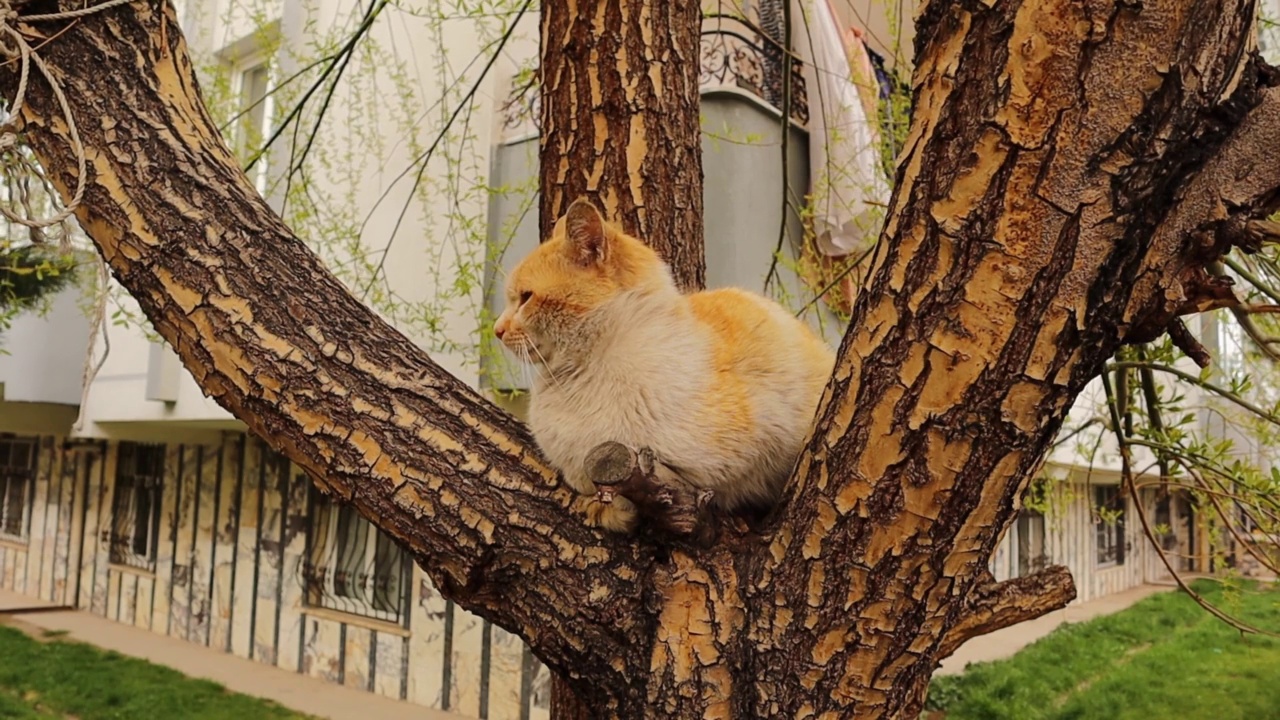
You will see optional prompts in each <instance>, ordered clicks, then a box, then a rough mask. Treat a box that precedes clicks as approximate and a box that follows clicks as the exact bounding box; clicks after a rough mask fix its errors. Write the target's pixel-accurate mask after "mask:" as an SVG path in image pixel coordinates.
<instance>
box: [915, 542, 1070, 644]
mask: <svg viewBox="0 0 1280 720" xmlns="http://www.w3.org/2000/svg"><path fill="white" fill-rule="evenodd" d="M1075 599H1076V584H1075V582H1074V581H1073V580H1072V579H1071V571H1070V570H1068V569H1067V568H1066V567H1064V566H1062V565H1051V566H1049V567H1047V568H1045V569H1044V570H1041V571H1040V572H1037V573H1032V574H1031V575H1027V576H1025V577H1020V578H1013V579H1012V580H1005V581H1004V582H986V583H983V584H981V585H978V586H977V587H975V588H974V589H973V590H972V591H970V593H969V598H968V600H967V601H966V602H965V608H964V610H962V611H961V615H960V619H959V620H958V621H957V622H956V624H955V625H953V626H952V628H951V631H950V632H948V633H947V634H946V636H945V637H944V638H943V639H942V645H941V646H940V647H939V650H938V655H937V658H938V659H939V660H941V659H943V658H946V657H950V656H951V654H952V653H954V652H955V651H956V650H958V649H959V648H960V646H961V645H963V644H964V643H965V642H967V641H969V640H972V639H973V638H975V637H978V636H979V635H986V634H987V633H991V632H995V631H996V630H1002V629H1004V628H1007V627H1011V626H1013V625H1017V624H1018V623H1022V622H1027V621H1028V620H1035V619H1036V618H1038V617H1040V616H1042V615H1045V614H1047V613H1050V612H1053V611H1054V610H1059V609H1061V608H1064V607H1066V606H1067V605H1068V604H1069V603H1070V602H1071V601H1072V600H1075Z"/></svg>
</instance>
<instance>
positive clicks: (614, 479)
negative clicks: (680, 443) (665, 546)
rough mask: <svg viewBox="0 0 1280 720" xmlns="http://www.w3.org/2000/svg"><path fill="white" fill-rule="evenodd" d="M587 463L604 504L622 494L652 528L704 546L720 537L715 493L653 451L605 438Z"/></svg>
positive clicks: (591, 453) (662, 534)
mask: <svg viewBox="0 0 1280 720" xmlns="http://www.w3.org/2000/svg"><path fill="white" fill-rule="evenodd" d="M586 465H587V472H588V473H589V475H590V477H591V479H592V481H593V482H595V484H596V488H597V489H598V492H597V499H599V500H600V502H604V503H608V502H612V501H613V499H614V498H615V497H617V496H622V497H624V498H626V499H628V500H630V501H631V502H632V503H633V504H635V506H636V512H637V514H638V515H639V517H640V519H641V520H642V523H641V527H642V528H643V529H645V530H646V531H648V532H651V533H654V534H656V535H659V536H669V537H675V538H688V539H691V540H693V541H694V542H695V543H696V544H699V545H703V546H706V545H709V544H710V543H711V542H712V541H713V540H714V539H715V523H714V522H713V521H712V518H711V512H710V503H711V497H712V492H711V491H710V490H705V489H702V488H697V487H694V486H693V485H690V484H689V483H687V482H685V481H684V480H683V479H682V478H681V477H680V476H679V475H678V474H677V473H676V472H675V471H674V470H672V469H671V468H670V467H668V466H667V465H665V464H664V463H662V462H661V461H660V460H659V459H658V458H657V456H656V455H655V454H654V453H653V451H652V450H650V449H648V448H641V449H640V450H638V451H637V450H633V449H631V448H629V447H627V446H626V445H623V444H622V443H616V442H606V443H601V444H599V445H597V446H596V447H595V449H594V450H592V451H591V452H590V453H588V455H587V461H586Z"/></svg>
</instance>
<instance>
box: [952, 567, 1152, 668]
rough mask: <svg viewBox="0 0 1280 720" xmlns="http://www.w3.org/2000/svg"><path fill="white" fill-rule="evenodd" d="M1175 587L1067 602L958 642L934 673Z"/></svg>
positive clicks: (1004, 653) (1006, 651)
mask: <svg viewBox="0 0 1280 720" xmlns="http://www.w3.org/2000/svg"><path fill="white" fill-rule="evenodd" d="M1175 587H1176V586H1175V585H1173V584H1172V583H1170V584H1168V585H1142V586H1140V587H1136V588H1133V589H1132V590H1125V591H1124V592H1118V593H1115V594H1113V595H1108V596H1106V597H1103V598H1099V599H1097V600H1090V601H1089V602H1086V603H1080V604H1079V605H1069V606H1067V607H1065V608H1063V609H1061V610H1057V611H1055V612H1051V613H1049V614H1048V615H1045V616H1044V617H1041V618H1037V619H1035V620H1031V621H1030V622H1024V623H1021V624H1018V625H1014V626H1013V627H1008V628H1005V629H1003V630H997V631H995V632H993V633H988V634H986V635H981V636H979V637H976V638H974V639H972V640H970V641H969V642H967V643H965V644H964V645H961V646H960V649H959V650H957V651H956V652H955V654H954V655H952V656H951V657H949V658H947V659H946V660H943V661H942V666H941V667H939V668H938V669H937V670H936V671H935V672H934V675H935V676H936V675H959V674H960V673H962V672H964V668H965V666H966V665H968V664H969V663H974V662H984V661H988V660H1000V659H1001V658H1007V657H1009V656H1010V655H1013V654H1014V653H1016V652H1018V651H1019V650H1021V649H1022V648H1024V647H1026V646H1028V645H1030V644H1031V643H1033V642H1035V641H1036V640H1039V639H1040V638H1042V637H1044V636H1045V635H1048V634H1049V633H1050V632H1052V631H1053V630H1054V628H1056V627H1058V626H1059V625H1062V624H1063V623H1069V622H1070V623H1078V622H1084V621H1086V620H1092V619H1093V618H1095V617H1098V616H1100V615H1110V614H1111V613H1115V612H1120V611H1121V610H1124V609H1125V608H1127V607H1129V606H1130V605H1133V604H1134V603H1136V602H1138V601H1139V600H1141V599H1143V598H1145V597H1148V596H1151V595H1154V594H1156V593H1159V592H1166V591H1169V590H1173V589H1174V588H1175Z"/></svg>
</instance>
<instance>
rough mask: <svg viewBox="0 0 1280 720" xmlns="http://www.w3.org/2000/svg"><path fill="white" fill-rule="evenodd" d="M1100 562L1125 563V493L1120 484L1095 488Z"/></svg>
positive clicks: (1095, 517) (1095, 523) (1110, 563)
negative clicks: (1122, 491)
mask: <svg viewBox="0 0 1280 720" xmlns="http://www.w3.org/2000/svg"><path fill="white" fill-rule="evenodd" d="M1093 501H1094V505H1095V507H1094V530H1095V533H1096V536H1097V545H1098V564H1099V565H1123V564H1124V495H1123V493H1121V491H1120V487H1119V486H1118V485H1099V486H1095V487H1094V488H1093Z"/></svg>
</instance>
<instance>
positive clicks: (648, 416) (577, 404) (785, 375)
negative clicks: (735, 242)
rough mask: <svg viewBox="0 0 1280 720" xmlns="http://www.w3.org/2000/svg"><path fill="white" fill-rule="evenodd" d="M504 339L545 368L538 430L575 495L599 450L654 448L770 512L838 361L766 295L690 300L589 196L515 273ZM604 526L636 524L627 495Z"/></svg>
mask: <svg viewBox="0 0 1280 720" xmlns="http://www.w3.org/2000/svg"><path fill="white" fill-rule="evenodd" d="M495 332H496V333H497V334H498V336H499V338H501V339H502V341H503V342H504V343H505V344H506V345H507V346H508V347H510V348H511V349H512V350H513V351H515V352H516V353H517V354H519V355H521V356H522V357H523V358H524V359H525V360H527V361H528V362H529V363H530V364H532V365H533V366H534V367H536V368H537V371H538V373H537V377H536V378H535V382H534V386H533V398H532V402H531V406H530V425H531V427H532V428H533V432H534V436H535V437H536V438H537V440H538V444H539V445H540V447H541V448H542V450H543V452H544V453H545V454H546V455H547V457H548V459H549V460H550V461H551V462H552V464H553V465H555V466H556V467H557V468H558V469H559V470H560V471H561V472H562V473H563V474H564V476H565V479H566V481H567V482H568V483H569V484H570V485H571V486H573V487H574V488H575V489H576V490H578V491H579V492H581V493H585V494H593V493H594V491H595V488H594V485H593V484H592V483H591V481H590V478H588V477H586V473H585V469H584V467H583V461H584V460H585V458H586V455H587V453H589V452H590V451H591V450H592V449H593V448H594V447H595V446H596V445H598V444H600V443H602V442H606V441H610V440H612V441H616V442H621V443H623V444H626V445H629V446H632V447H648V448H651V449H652V450H654V451H655V452H656V453H657V455H658V456H659V458H661V459H662V460H663V461H664V462H665V463H667V464H668V465H671V466H672V467H673V468H675V469H676V470H677V472H679V473H680V474H681V475H682V477H684V478H685V479H686V480H688V481H689V482H691V483H693V484H695V485H698V486H700V487H704V488H707V489H710V490H712V491H713V492H714V495H713V502H716V503H718V504H719V505H721V506H722V507H724V508H725V509H728V510H731V511H732V510H736V509H739V508H742V507H744V506H747V505H756V506H759V505H766V504H769V503H772V502H773V501H775V500H776V498H777V494H778V492H779V491H780V489H781V486H782V484H783V482H785V480H786V477H787V475H788V474H789V473H790V471H791V469H792V467H793V465H794V464H795V459H796V456H797V455H798V454H799V452H800V449H801V445H802V443H803V440H804V437H805V435H806V433H807V432H808V430H809V425H810V423H811V422H812V419H813V414H814V411H815V409H816V407H817V404H818V400H819V398H820V396H821V394H822V390H823V387H824V386H825V384H826V381H827V379H828V377H829V376H830V374H831V369H832V365H833V363H834V353H832V351H831V348H830V347H828V346H827V345H826V344H825V343H824V342H822V341H821V340H820V339H819V338H818V337H817V336H816V335H815V334H814V333H813V332H812V331H811V330H810V329H809V328H808V327H807V326H805V325H804V323H802V322H800V321H799V320H797V319H796V318H795V317H794V316H792V315H791V314H790V313H789V312H787V311H786V310H785V309H784V308H782V307H781V306H780V305H778V304H777V303H775V302H773V301H771V300H768V299H766V298H764V297H762V296H760V295H756V294H754V293H750V292H747V291H745V290H739V289H734V288H727V289H721V290H711V291H705V292H698V293H692V294H689V295H682V294H681V293H680V292H679V291H678V290H677V289H676V286H675V284H674V282H672V279H671V274H670V271H669V269H668V268H667V266H666V265H665V263H663V262H662V261H661V260H660V259H659V258H658V256H657V254H656V253H654V251H653V250H652V249H650V248H649V247H648V246H646V245H644V243H642V242H640V241H639V240H637V239H635V238H633V237H630V236H628V235H626V234H625V233H623V232H621V231H620V230H619V229H618V228H616V227H614V226H612V225H610V224H608V223H606V222H605V221H604V220H603V218H602V217H601V216H600V214H599V212H598V211H597V210H596V209H595V208H594V207H593V206H592V205H591V204H590V203H588V202H586V201H583V200H579V201H576V202H575V203H574V204H573V205H572V206H571V207H570V208H569V211H568V213H566V215H565V217H564V218H562V219H561V221H560V222H559V223H558V224H557V226H556V229H555V231H554V232H553V234H552V237H551V238H550V239H548V240H547V242H545V243H543V244H542V245H541V246H539V247H538V248H537V249H536V250H534V251H533V252H532V253H530V254H529V256H528V257H526V258H525V259H524V260H522V261H521V263H520V264H519V265H518V266H517V267H516V268H515V270H513V271H512V273H511V275H510V277H509V278H508V282H507V307H506V309H505V310H504V311H503V313H502V315H501V317H499V318H498V321H497V323H496V324H495ZM589 515H590V517H591V519H592V521H593V522H597V523H599V524H602V525H605V526H607V527H610V528H614V529H618V530H625V529H628V528H630V527H631V526H632V525H633V523H634V514H633V508H631V506H630V504H629V503H627V502H626V501H625V500H624V501H622V502H618V501H615V503H614V504H613V505H608V506H604V505H598V504H597V505H594V506H593V507H592V508H591V510H590V514H589Z"/></svg>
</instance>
